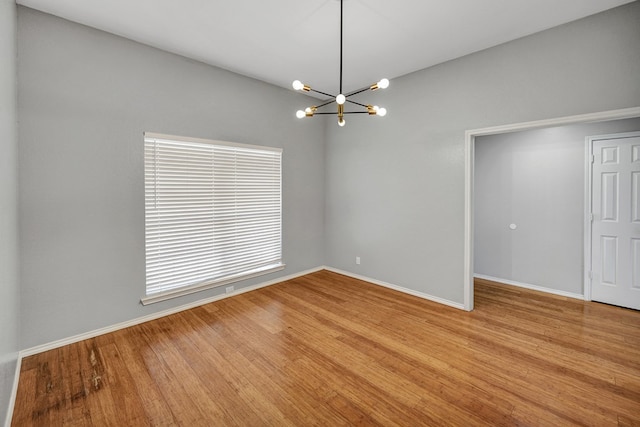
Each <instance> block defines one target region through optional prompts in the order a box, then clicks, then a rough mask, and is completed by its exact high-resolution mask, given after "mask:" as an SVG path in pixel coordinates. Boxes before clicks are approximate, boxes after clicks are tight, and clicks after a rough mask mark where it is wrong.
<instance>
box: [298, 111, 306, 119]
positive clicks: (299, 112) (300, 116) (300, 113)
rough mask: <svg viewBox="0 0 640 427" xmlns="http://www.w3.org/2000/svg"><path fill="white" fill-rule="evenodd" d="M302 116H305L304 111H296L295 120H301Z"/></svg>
mask: <svg viewBox="0 0 640 427" xmlns="http://www.w3.org/2000/svg"><path fill="white" fill-rule="evenodd" d="M304 116H306V114H305V113H304V111H302V110H298V111H296V117H297V118H299V119H301V118H303V117H304Z"/></svg>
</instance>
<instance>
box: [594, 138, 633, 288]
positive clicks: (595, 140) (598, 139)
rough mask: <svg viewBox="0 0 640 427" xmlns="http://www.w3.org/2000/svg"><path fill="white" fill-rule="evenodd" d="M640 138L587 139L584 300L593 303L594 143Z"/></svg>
mask: <svg viewBox="0 0 640 427" xmlns="http://www.w3.org/2000/svg"><path fill="white" fill-rule="evenodd" d="M637 136H640V132H638V131H635V132H621V133H610V134H605V135H591V136H587V137H586V138H585V143H586V144H587V149H586V150H585V152H586V153H587V154H586V157H585V185H584V188H585V195H584V201H585V203H584V275H583V279H584V300H585V301H591V279H592V276H591V267H592V262H591V261H592V259H591V258H592V257H591V252H592V250H593V246H592V245H593V239H592V236H593V227H591V223H592V221H593V215H592V209H591V204H592V203H593V159H594V157H593V142H594V141H602V140H605V139H620V138H633V137H637Z"/></svg>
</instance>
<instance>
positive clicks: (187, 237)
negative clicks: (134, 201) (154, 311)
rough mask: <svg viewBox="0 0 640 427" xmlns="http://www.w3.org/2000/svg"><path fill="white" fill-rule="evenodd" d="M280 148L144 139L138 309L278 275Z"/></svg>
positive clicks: (158, 137)
mask: <svg viewBox="0 0 640 427" xmlns="http://www.w3.org/2000/svg"><path fill="white" fill-rule="evenodd" d="M281 160H282V150H281V149H279V148H270V147H259V146H253V145H245V144H235V143H230V142H221V141H209V140H203V139H193V138H183V137H175V136H168V135H159V134H151V133H145V135H144V176H145V250H146V286H147V290H146V297H144V298H143V299H142V303H143V304H150V303H153V302H158V301H162V300H165V299H168V298H171V297H174V296H179V295H185V294H188V293H192V292H196V291H200V290H203V289H208V288H212V287H215V286H221V285H224V284H228V283H231V282H235V281H238V280H242V279H247V278H250V277H255V276H258V275H261V274H266V273H270V272H272V271H277V270H281V269H283V268H284V264H283V263H282V215H281V205H282V203H281V176H282V175H281Z"/></svg>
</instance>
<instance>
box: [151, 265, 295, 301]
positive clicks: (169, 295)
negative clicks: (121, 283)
mask: <svg viewBox="0 0 640 427" xmlns="http://www.w3.org/2000/svg"><path fill="white" fill-rule="evenodd" d="M284 267H285V264H276V265H273V266H269V267H267V268H265V269H263V270H259V271H254V272H251V273H246V274H241V275H238V276H233V277H229V278H226V279H223V280H217V281H214V282H206V283H199V284H197V285H192V286H189V287H185V288H180V289H175V290H172V291H167V292H161V293H157V294H152V295H147V296H145V297H142V298H141V299H140V302H141V303H142V305H149V304H154V303H157V302H161V301H166V300H170V299H173V298H178V297H181V296H184V295H189V294H193V293H196V292H200V291H205V290H207V289H213V288H217V287H220V286H224V285H228V284H229V283H235V282H239V281H241V280H247V279H251V278H253V277H258V276H262V275H265V274H269V273H273V272H276V271H280V270H284Z"/></svg>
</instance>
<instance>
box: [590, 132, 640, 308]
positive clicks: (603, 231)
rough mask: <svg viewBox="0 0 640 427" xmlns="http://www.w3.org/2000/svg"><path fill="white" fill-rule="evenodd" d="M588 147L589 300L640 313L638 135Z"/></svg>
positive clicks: (628, 135) (594, 140) (597, 140)
mask: <svg viewBox="0 0 640 427" xmlns="http://www.w3.org/2000/svg"><path fill="white" fill-rule="evenodd" d="M592 143H593V155H594V157H593V166H592V203H591V206H592V214H593V222H592V225H591V236H592V237H591V242H592V247H591V268H592V283H591V299H593V300H594V301H600V302H606V303H609V304H615V305H619V306H623V307H629V308H634V309H638V310H640V134H638V133H633V134H626V135H619V136H617V137H603V139H597V138H594V139H592Z"/></svg>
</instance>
